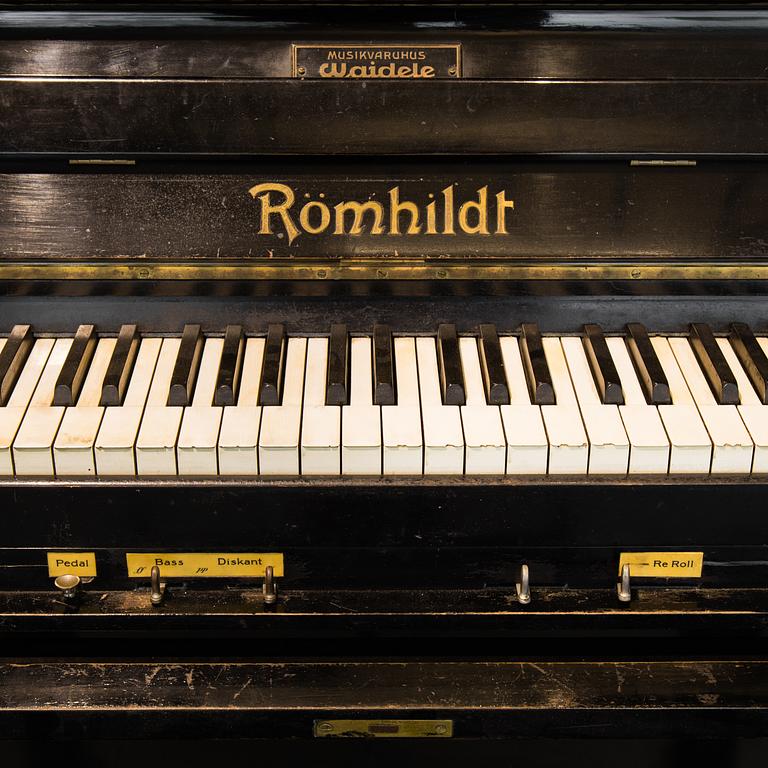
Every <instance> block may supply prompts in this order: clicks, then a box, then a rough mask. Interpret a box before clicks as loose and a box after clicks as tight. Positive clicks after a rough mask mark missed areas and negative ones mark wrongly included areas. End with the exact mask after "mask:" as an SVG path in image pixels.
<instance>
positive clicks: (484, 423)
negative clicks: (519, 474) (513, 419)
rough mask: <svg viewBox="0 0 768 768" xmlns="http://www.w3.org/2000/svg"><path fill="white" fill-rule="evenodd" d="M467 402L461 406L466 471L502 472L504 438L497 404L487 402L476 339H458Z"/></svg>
mask: <svg viewBox="0 0 768 768" xmlns="http://www.w3.org/2000/svg"><path fill="white" fill-rule="evenodd" d="M459 355H460V356H461V367H462V369H463V371H464V389H465V392H466V396H467V397H466V405H462V406H461V423H462V425H463V427H464V445H465V459H464V461H465V467H466V473H467V474H468V475H503V474H504V472H505V470H506V468H507V440H506V437H505V436H504V427H503V426H502V422H501V411H500V410H499V406H497V405H487V404H486V402H485V390H484V387H483V373H482V368H481V367H480V356H479V352H478V349H477V339H475V338H473V337H466V336H465V337H463V338H460V339H459Z"/></svg>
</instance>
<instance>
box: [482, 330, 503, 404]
mask: <svg viewBox="0 0 768 768" xmlns="http://www.w3.org/2000/svg"><path fill="white" fill-rule="evenodd" d="M480 367H481V368H482V370H483V384H484V385H485V400H486V402H487V403H488V404H489V405H509V387H507V376H506V374H505V373H504V358H503V357H502V355H501V344H500V343H499V335H498V333H496V326H495V325H493V324H492V323H483V324H482V325H481V326H480Z"/></svg>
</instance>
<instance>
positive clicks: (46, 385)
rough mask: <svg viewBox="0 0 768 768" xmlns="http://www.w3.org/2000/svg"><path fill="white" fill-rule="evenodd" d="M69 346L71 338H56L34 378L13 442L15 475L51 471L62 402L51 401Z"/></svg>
mask: <svg viewBox="0 0 768 768" xmlns="http://www.w3.org/2000/svg"><path fill="white" fill-rule="evenodd" d="M71 346H72V339H56V342H55V343H54V345H53V349H52V350H51V353H50V355H49V356H48V360H47V361H46V363H45V368H44V369H43V372H42V375H41V376H40V379H39V381H38V382H37V386H36V388H35V391H34V394H33V395H32V398H31V400H30V403H29V408H28V409H27V412H26V413H25V414H24V418H23V420H22V422H21V425H20V427H19V431H18V432H17V434H16V439H15V440H14V442H13V461H14V466H15V467H16V474H17V475H22V476H23V475H39V476H40V475H41V476H47V477H53V475H54V464H53V443H54V440H55V439H56V433H57V432H58V431H59V425H60V424H61V419H62V417H63V416H64V406H62V405H53V394H54V390H55V388H56V381H57V380H58V378H59V374H60V373H61V369H62V367H63V365H64V361H65V360H66V359H67V355H68V354H69V349H70V347H71ZM11 400H13V396H11Z"/></svg>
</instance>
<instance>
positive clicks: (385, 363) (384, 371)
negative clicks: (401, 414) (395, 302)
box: [373, 323, 396, 405]
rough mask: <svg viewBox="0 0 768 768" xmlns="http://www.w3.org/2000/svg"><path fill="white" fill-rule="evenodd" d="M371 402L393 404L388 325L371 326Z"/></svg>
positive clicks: (391, 360) (392, 377)
mask: <svg viewBox="0 0 768 768" xmlns="http://www.w3.org/2000/svg"><path fill="white" fill-rule="evenodd" d="M373 402H374V404H375V405H395V404H396V401H395V361H394V356H393V353H392V331H391V330H390V329H389V326H388V325H381V324H378V323H377V324H376V325H374V326H373Z"/></svg>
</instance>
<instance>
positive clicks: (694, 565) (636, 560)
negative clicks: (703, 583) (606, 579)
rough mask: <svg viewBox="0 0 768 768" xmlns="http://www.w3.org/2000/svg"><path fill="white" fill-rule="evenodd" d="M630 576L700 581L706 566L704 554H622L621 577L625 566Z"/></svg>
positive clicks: (620, 561) (620, 562) (620, 560)
mask: <svg viewBox="0 0 768 768" xmlns="http://www.w3.org/2000/svg"><path fill="white" fill-rule="evenodd" d="M627 564H628V565H629V575H630V577H631V576H638V577H640V578H652V579H653V578H656V579H698V578H700V577H701V570H702V568H703V566H704V553H703V552H622V553H621V557H620V558H619V576H621V569H622V568H623V567H624V565H627Z"/></svg>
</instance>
